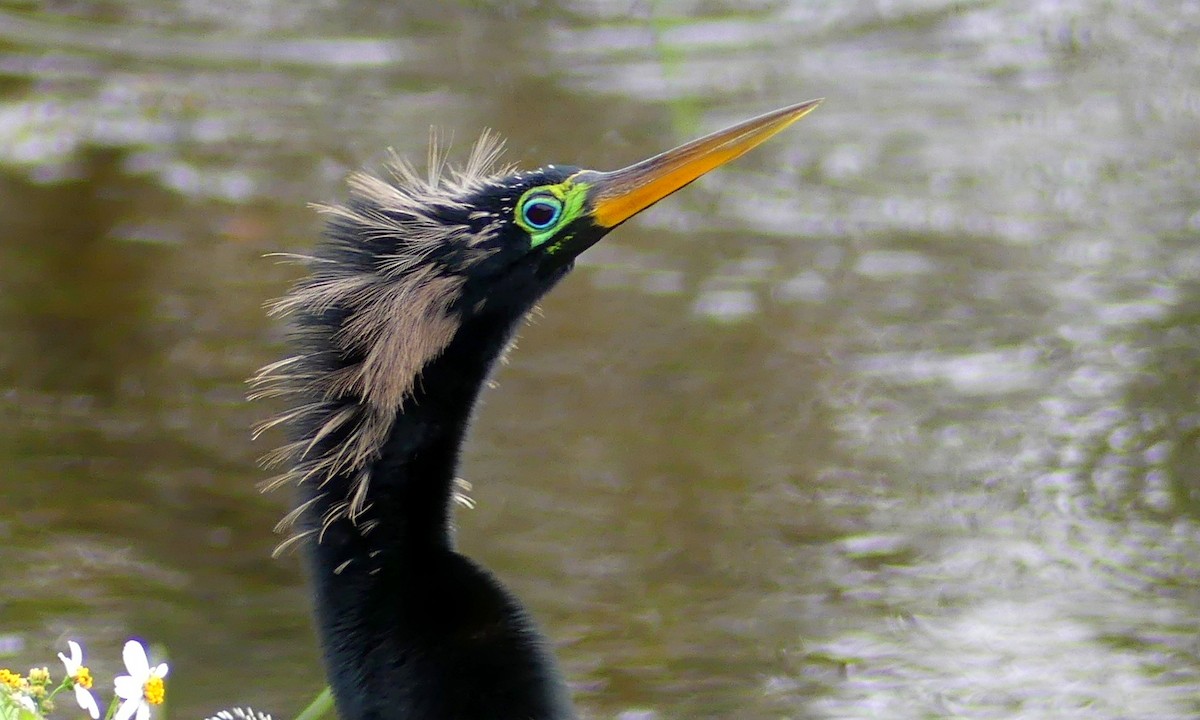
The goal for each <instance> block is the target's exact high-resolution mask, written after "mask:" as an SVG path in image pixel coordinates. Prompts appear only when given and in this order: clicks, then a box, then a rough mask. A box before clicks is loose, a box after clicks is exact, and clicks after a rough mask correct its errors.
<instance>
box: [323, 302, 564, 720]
mask: <svg viewBox="0 0 1200 720" xmlns="http://www.w3.org/2000/svg"><path fill="white" fill-rule="evenodd" d="M510 331H511V326H506V325H503V324H495V323H491V324H489V323H486V322H484V321H482V320H479V321H475V322H474V323H473V324H471V325H465V326H464V327H462V328H460V330H459V332H458V333H457V334H456V336H455V339H454V340H452V341H451V343H450V344H449V345H448V346H447V348H446V349H445V351H444V352H443V353H442V354H441V355H440V356H438V357H437V358H436V359H434V360H432V361H430V362H429V363H428V364H427V365H426V367H425V368H424V370H423V372H422V373H421V376H420V378H419V380H418V381H417V382H416V383H415V384H414V390H413V392H412V395H411V396H410V397H409V398H407V399H406V401H405V402H404V403H403V406H402V407H401V408H400V409H399V410H397V411H396V414H395V418H394V419H393V422H392V424H391V428H390V431H389V432H388V434H387V436H386V439H385V440H384V441H383V442H382V444H381V445H380V447H379V450H378V453H377V454H376V456H375V459H374V461H373V462H371V463H370V465H369V467H368V468H367V471H368V472H369V482H368V484H367V485H366V486H365V488H366V489H365V498H364V502H363V503H362V510H361V512H359V513H358V514H357V515H355V514H347V513H346V512H345V503H346V498H347V497H349V495H350V494H351V493H353V492H354V491H355V490H356V488H357V483H359V482H361V479H360V477H359V476H358V475H357V474H356V473H352V474H339V475H335V476H333V477H331V478H329V479H328V481H327V482H325V483H324V484H323V486H321V487H311V486H310V487H308V489H307V492H308V494H309V497H307V498H305V499H306V501H307V502H308V503H309V505H308V508H307V512H306V515H307V524H308V525H309V526H311V527H320V530H319V532H318V533H317V534H316V539H315V540H314V541H313V542H311V543H310V545H309V553H308V554H309V562H310V571H311V575H312V582H313V584H314V591H315V596H316V619H317V624H318V628H319V632H320V634H321V636H322V645H323V649H324V655H325V662H326V668H327V672H328V675H329V678H330V685H331V688H332V690H333V693H334V697H335V699H336V701H337V705H338V711H339V714H340V715H341V717H342V718H343V719H344V720H383V719H385V718H396V719H400V718H422V719H428V720H442V719H443V718H445V719H451V718H479V717H494V718H510V717H511V718H524V719H539V720H540V719H547V720H549V719H551V718H569V717H573V714H572V712H571V710H570V705H569V702H568V699H567V692H566V689H565V685H564V683H563V681H562V680H561V678H560V675H559V673H558V670H557V668H556V665H555V662H554V659H553V656H552V655H551V654H550V652H549V650H548V649H547V648H546V647H545V645H544V643H543V641H542V639H541V636H540V635H539V634H538V632H537V630H536V628H535V627H534V625H533V623H532V622H531V620H530V619H529V617H528V615H527V613H526V612H525V610H524V609H523V608H522V607H521V605H520V603H519V602H518V601H517V600H516V599H515V598H514V597H513V596H512V595H511V594H510V593H509V592H508V591H507V590H506V589H505V588H504V587H503V586H502V585H501V584H500V582H499V581H498V580H497V579H496V578H494V577H493V576H492V575H491V574H490V573H489V572H488V571H486V570H485V569H483V568H482V567H480V566H479V565H477V564H476V563H474V562H472V561H471V560H469V559H468V558H466V557H464V556H462V555H460V554H459V553H457V552H456V551H455V550H454V548H453V541H452V535H451V509H452V508H451V506H452V498H453V494H454V483H455V474H456V468H457V465H458V455H459V448H460V446H461V443H462V440H463V437H464V434H465V432H466V428H467V424H468V421H469V419H470V415H471V412H472V409H473V407H474V404H475V401H476V398H477V396H478V394H479V391H480V388H481V387H482V385H483V383H484V381H485V380H486V377H487V375H488V372H489V371H490V368H491V366H492V365H493V364H494V362H495V360H496V358H497V357H498V356H499V355H500V353H501V352H502V350H503V348H504V346H505V345H506V343H507V341H508V336H509V333H510ZM302 487H305V486H302ZM330 518H336V519H333V520H330Z"/></svg>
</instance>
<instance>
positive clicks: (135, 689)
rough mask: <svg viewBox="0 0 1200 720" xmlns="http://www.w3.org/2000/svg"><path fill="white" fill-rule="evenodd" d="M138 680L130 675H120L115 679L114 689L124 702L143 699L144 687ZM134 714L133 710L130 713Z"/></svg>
mask: <svg viewBox="0 0 1200 720" xmlns="http://www.w3.org/2000/svg"><path fill="white" fill-rule="evenodd" d="M144 684H145V683H142V682H139V681H138V679H137V678H135V677H130V676H129V675H118V676H117V677H115V678H113V689H114V690H115V691H116V693H117V697H119V698H121V699H122V700H138V699H140V698H141V697H142V685H144ZM130 712H132V710H131V711H130Z"/></svg>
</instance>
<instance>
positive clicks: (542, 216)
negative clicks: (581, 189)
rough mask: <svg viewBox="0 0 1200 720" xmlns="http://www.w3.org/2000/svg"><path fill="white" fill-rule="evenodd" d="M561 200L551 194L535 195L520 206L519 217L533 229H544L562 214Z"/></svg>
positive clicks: (556, 220)
mask: <svg viewBox="0 0 1200 720" xmlns="http://www.w3.org/2000/svg"><path fill="white" fill-rule="evenodd" d="M562 209H563V206H562V201H560V200H559V199H558V198H556V197H554V196H553V195H535V196H533V197H531V198H529V200H528V201H527V202H526V203H525V206H524V207H522V208H521V218H522V219H524V220H525V224H527V225H528V226H529V227H531V228H533V229H534V230H545V229H546V228H548V227H550V226H551V225H553V224H554V223H556V222H558V218H559V217H560V216H561V215H562Z"/></svg>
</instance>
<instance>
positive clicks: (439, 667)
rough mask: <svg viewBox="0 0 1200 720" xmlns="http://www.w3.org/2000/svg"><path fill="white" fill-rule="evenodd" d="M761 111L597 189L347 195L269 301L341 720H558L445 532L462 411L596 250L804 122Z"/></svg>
mask: <svg viewBox="0 0 1200 720" xmlns="http://www.w3.org/2000/svg"><path fill="white" fill-rule="evenodd" d="M818 102H819V101H812V102H807V103H800V104H797V105H792V106H789V107H786V108H781V109H780V110H776V111H774V112H771V113H767V114H765V115H762V116H760V117H757V118H754V119H751V120H747V121H745V122H743V123H739V124H737V125H734V126H732V127H730V128H728V129H725V130H722V131H719V132H717V133H713V134H711V135H708V136H706V137H704V138H701V139H699V140H695V141H692V142H690V143H687V144H685V145H682V146H680V147H678V148H675V149H674V150H670V151H668V152H665V153H662V154H661V155H658V156H655V157H653V158H650V159H647V160H644V161H642V162H639V163H636V164H634V165H630V166H629V167H627V168H624V169H622V170H617V171H614V172H597V171H593V170H580V169H578V168H573V167H563V166H553V165H551V166H546V167H544V168H541V169H539V170H535V171H530V172H511V171H496V172H493V171H491V170H489V164H490V161H493V160H494V159H495V156H496V154H497V151H496V146H495V144H493V143H486V142H485V143H481V144H480V145H479V146H477V149H476V152H475V153H474V154H473V155H472V160H471V161H470V162H468V165H467V167H466V168H465V169H464V170H461V171H449V172H446V171H440V172H439V171H438V170H437V169H433V170H432V172H431V175H430V177H429V178H427V179H424V178H420V177H418V176H417V175H416V174H415V173H414V172H412V171H411V169H410V168H408V167H407V166H406V165H399V166H398V167H397V168H396V169H395V171H394V173H393V177H392V179H391V180H390V181H385V180H381V179H378V178H374V177H371V176H369V175H362V174H360V175H356V176H354V177H353V178H352V179H351V193H350V197H349V199H348V200H347V201H346V202H345V203H344V204H340V205H334V206H328V207H325V208H323V210H324V211H325V212H326V213H327V214H328V217H329V223H328V227H327V231H326V236H325V240H324V242H322V243H321V244H320V245H319V246H318V247H317V249H316V251H315V252H314V253H313V254H312V255H310V256H304V257H302V258H301V261H302V262H303V263H304V264H305V265H306V266H307V268H308V270H309V274H308V276H307V277H305V278H304V279H302V280H301V281H300V282H299V283H298V284H297V285H296V286H295V287H294V288H293V290H292V291H291V292H290V293H289V295H288V296H286V297H285V298H284V299H283V300H281V301H280V302H279V304H278V305H277V310H278V311H281V312H285V313H288V314H289V315H290V316H291V318H292V327H293V334H292V344H293V347H294V350H295V352H294V354H293V355H292V356H291V357H289V358H287V359H285V360H283V361H280V362H278V363H275V364H273V365H271V366H268V367H267V368H264V369H263V371H261V372H260V373H259V375H258V376H257V377H256V379H255V382H256V384H257V385H258V391H257V392H258V394H259V395H268V396H282V397H285V398H287V399H288V401H289V403H290V407H291V409H290V410H288V411H287V412H286V413H284V414H283V415H281V416H279V417H278V418H277V419H276V420H274V421H272V422H270V423H267V426H268V427H269V426H273V425H281V426H283V427H285V428H286V429H287V431H288V433H289V442H288V444H287V445H285V446H284V447H282V448H281V449H280V450H279V451H277V452H276V453H275V454H274V455H273V461H274V462H276V463H279V464H281V465H283V466H284V468H285V473H284V474H283V475H282V476H281V479H280V480H279V481H278V482H277V483H276V484H282V483H295V484H296V485H297V486H298V490H297V493H298V500H297V503H296V507H295V510H294V511H293V512H292V513H291V514H290V515H289V517H288V519H287V521H286V522H287V523H288V524H294V525H295V534H294V537H295V538H296V539H298V540H306V542H305V543H304V546H305V549H306V553H307V557H308V565H309V570H310V576H311V581H312V586H313V593H314V600H315V605H316V618H317V627H318V630H319V633H320V635H321V643H322V647H323V650H324V657H325V665H326V670H327V673H328V676H329V681H330V686H331V688H332V690H333V694H334V698H335V701H336V705H337V709H338V712H339V714H340V715H341V717H342V718H344V720H386V719H389V718H396V719H397V720H399V719H400V718H422V720H452V719H458V718H462V719H464V720H465V719H466V718H472V719H475V718H484V717H486V718H502V719H503V718H513V719H514V720H516V719H518V718H519V719H521V720H530V719H534V720H548V719H551V718H569V717H574V713H573V710H572V709H571V704H570V701H569V697H568V692H567V689H566V685H565V682H564V681H563V679H562V675H561V673H560V672H559V671H558V669H557V665H556V663H555V660H554V658H553V655H552V654H551V652H550V651H549V649H548V648H547V646H546V643H545V641H544V640H543V638H542V636H541V634H540V633H539V632H538V631H537V629H536V626H535V625H534V623H533V622H532V620H531V619H530V617H529V615H528V614H527V612H526V611H525V610H524V608H523V607H522V606H521V605H520V603H519V602H518V601H517V600H516V598H515V597H513V596H512V595H511V594H510V593H509V592H508V591H507V590H506V589H505V588H504V587H503V585H501V583H500V582H499V581H498V580H497V579H496V578H495V577H494V576H492V574H491V573H489V572H488V571H487V570H485V569H484V568H482V567H480V566H479V565H477V564H476V563H474V562H473V561H471V560H470V559H468V558H466V557H465V556H463V555H461V554H459V553H458V552H456V551H455V549H454V547H453V539H452V535H451V531H450V515H451V511H452V504H453V503H452V499H453V497H454V494H455V478H456V470H457V466H458V461H459V452H460V447H461V445H462V441H463V438H464V435H465V432H466V428H467V425H468V421H469V418H470V416H471V413H472V411H473V408H474V406H475V401H476V398H477V396H478V394H479V392H480V389H481V387H482V386H483V385H484V383H485V380H486V378H487V376H488V374H489V373H490V372H491V369H492V367H493V366H494V364H495V362H496V360H497V358H498V357H500V355H501V354H502V353H503V351H504V349H505V347H506V346H507V345H508V343H509V341H510V338H511V336H512V334H513V332H514V329H515V328H516V327H517V326H518V325H519V323H520V322H521V320H522V319H523V318H524V317H525V316H526V315H527V314H528V312H529V311H530V310H531V308H532V307H533V306H534V304H535V303H536V302H537V301H538V300H539V299H540V298H541V297H542V296H543V295H544V294H545V293H546V292H547V291H549V290H550V289H551V288H552V287H553V286H554V285H555V284H556V283H557V282H558V281H559V280H561V278H562V277H563V276H564V275H565V274H566V273H567V272H568V271H569V270H570V268H571V266H572V264H573V261H574V259H575V258H576V257H577V256H578V255H579V254H580V253H582V252H583V251H584V250H586V249H587V248H588V247H591V246H592V245H593V244H595V243H596V242H597V241H599V240H600V239H601V238H602V237H603V236H604V235H605V234H607V233H608V232H610V231H611V230H613V229H614V228H616V227H617V226H619V225H620V224H622V223H623V222H625V221H626V220H628V219H629V218H630V217H632V216H634V215H636V214H637V213H638V212H641V211H642V210H644V209H645V208H647V207H649V206H651V205H653V204H654V203H656V202H658V201H659V200H661V199H662V198H664V197H666V196H668V195H670V194H671V193H673V192H675V191H676V190H678V189H680V188H682V187H684V186H686V185H687V184H688V183H690V182H692V181H693V180H695V179H696V178H698V177H700V176H701V175H703V174H704V173H706V172H708V171H710V170H712V169H714V168H716V167H719V166H720V165H722V164H724V163H726V162H729V161H730V160H732V159H734V158H736V157H739V156H740V155H742V154H743V153H745V152H747V151H748V150H750V149H751V148H753V147H755V146H757V145H758V144H760V143H762V142H764V141H765V140H767V139H768V138H770V137H771V136H773V135H774V134H776V133H778V132H779V131H780V130H782V129H784V128H785V127H787V126H788V125H790V124H791V123H793V122H795V121H796V120H798V119H799V118H800V117H802V116H804V115H805V114H807V113H808V112H810V111H811V110H812V109H813V108H814V107H815V106H816V105H817V103H818Z"/></svg>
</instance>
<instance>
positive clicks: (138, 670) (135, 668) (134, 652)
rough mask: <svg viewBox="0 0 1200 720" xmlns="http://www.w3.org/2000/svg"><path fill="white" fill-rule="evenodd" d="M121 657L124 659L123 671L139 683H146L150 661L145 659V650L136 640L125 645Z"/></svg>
mask: <svg viewBox="0 0 1200 720" xmlns="http://www.w3.org/2000/svg"><path fill="white" fill-rule="evenodd" d="M121 657H122V658H124V659H125V669H126V670H128V671H129V674H130V675H132V676H133V677H135V678H137V680H138V682H139V683H144V682H146V678H148V677H150V661H149V660H147V659H146V648H144V647H142V644H141V643H140V642H138V641H137V640H130V641H129V642H127V643H125V649H124V650H122V651H121Z"/></svg>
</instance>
